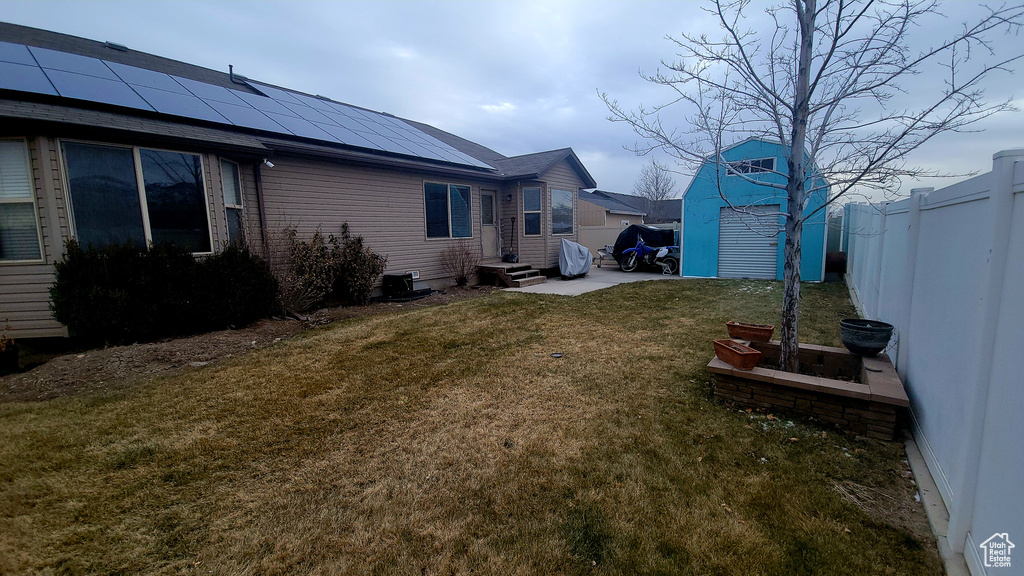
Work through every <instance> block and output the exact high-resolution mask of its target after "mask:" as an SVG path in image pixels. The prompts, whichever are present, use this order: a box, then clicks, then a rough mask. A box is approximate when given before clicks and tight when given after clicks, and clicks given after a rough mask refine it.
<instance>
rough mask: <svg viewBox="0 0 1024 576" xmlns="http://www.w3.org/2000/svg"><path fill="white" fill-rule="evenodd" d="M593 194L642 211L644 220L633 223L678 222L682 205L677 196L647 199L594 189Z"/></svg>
mask: <svg viewBox="0 0 1024 576" xmlns="http://www.w3.org/2000/svg"><path fill="white" fill-rule="evenodd" d="M594 194H595V195H597V196H602V197H604V198H609V199H611V200H614V201H616V202H619V203H621V204H625V205H626V206H629V207H630V208H632V209H633V210H639V211H640V212H643V213H644V221H643V222H633V224H671V223H673V222H679V213H680V212H679V211H680V207H681V205H682V200H681V199H679V198H669V199H667V200H648V199H646V198H641V197H640V196H634V195H632V194H622V193H619V192H609V191H607V190H594Z"/></svg>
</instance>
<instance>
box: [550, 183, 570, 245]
mask: <svg viewBox="0 0 1024 576" xmlns="http://www.w3.org/2000/svg"><path fill="white" fill-rule="evenodd" d="M572 220H573V218H572V192H570V191H568V190H552V191H551V233H552V234H572Z"/></svg>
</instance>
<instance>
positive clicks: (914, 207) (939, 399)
mask: <svg viewBox="0 0 1024 576" xmlns="http://www.w3.org/2000/svg"><path fill="white" fill-rule="evenodd" d="M845 220H846V227H847V231H848V233H849V243H848V246H847V255H848V267H847V273H848V275H847V281H848V282H849V283H850V286H851V288H852V289H853V291H854V292H855V294H856V297H857V299H858V300H859V301H860V308H861V311H862V313H863V314H864V315H865V316H866V317H868V318H873V319H877V320H882V321H884V322H889V323H890V324H893V325H895V326H896V334H895V336H894V343H893V344H892V346H891V348H890V350H889V355H890V357H892V358H893V359H894V360H895V361H896V364H897V369H898V371H899V373H900V376H901V377H902V378H903V381H904V383H905V385H906V387H907V392H908V394H909V396H910V404H911V417H912V426H913V434H914V438H915V440H916V441H917V443H918V445H919V446H920V448H921V451H922V452H923V453H924V456H925V460H926V461H927V464H928V468H929V470H930V471H931V473H932V476H933V477H934V478H935V481H936V483H937V484H938V487H939V492H940V494H941V495H942V498H943V500H944V501H945V504H946V508H947V509H948V510H949V515H950V523H949V532H948V539H949V545H950V546H951V547H952V549H953V551H954V552H962V553H963V555H964V558H965V560H966V561H967V565H968V567H969V568H970V570H971V572H972V574H974V575H975V576H978V575H980V574H1024V553H1018V554H1012V556H1017V557H1016V558H1013V565H1012V567H1011V568H1009V569H1007V568H995V567H991V566H990V567H986V566H985V553H986V549H987V548H981V547H980V545H981V544H984V543H986V541H987V540H989V539H990V537H991V536H993V535H995V534H999V535H1000V536H999V537H997V538H996V540H994V542H1001V541H1003V540H1005V539H1008V540H1010V541H1011V542H1014V544H1015V546H1017V547H1020V548H1021V551H1024V150H1010V151H1004V152H999V153H997V154H995V156H994V157H993V162H992V171H991V172H988V173H985V174H981V175H979V176H976V177H974V178H971V179H970V180H967V181H964V182H960V183H958V184H954V185H952V186H949V187H946V188H942V189H941V190H932V189H919V190H914V191H913V193H912V195H911V197H910V198H909V199H906V200H902V201H900V202H894V203H886V204H882V205H869V204H853V205H849V206H847V208H846V218H845Z"/></svg>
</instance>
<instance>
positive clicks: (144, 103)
mask: <svg viewBox="0 0 1024 576" xmlns="http://www.w3.org/2000/svg"><path fill="white" fill-rule="evenodd" d="M253 86H255V87H256V88H257V89H258V90H259V91H261V92H262V93H264V94H266V96H262V95H259V94H251V93H248V92H245V91H242V90H234V89H229V88H226V87H223V86H217V85H214V84H207V83H204V82H198V81H196V80H191V79H188V78H181V77H178V76H172V75H169V74H164V73H162V72H156V71H152V70H146V69H143V68H138V67H135V66H128V65H125V64H119V63H116V62H107V61H104V60H100V59H97V58H90V57H87V56H81V55H77V54H70V53H65V52H59V51H56V50H50V49H47V48H38V47H34V46H33V47H28V46H25V45H21V44H12V43H9V42H0V89H4V90H12V91H20V92H31V93H37V94H48V95H54V96H61V97H66V98H73V99H77V100H86V101H90V102H98V103H103V104H111V105H114V106H123V107H127V108H136V109H140V110H147V111H156V112H159V113H161V114H168V115H172V116H179V117H184V118H191V119H196V120H203V121H207V122H215V123H219V124H228V125H235V126H240V127H244V128H253V129H256V130H264V131H268V132H272V133H276V134H283V135H295V136H301V137H304V138H310V139H315V140H320V141H324V142H336V143H342V144H346V145H349V146H355V147H360V148H369V149H372V150H381V151H386V152H393V153H396V154H403V155H411V156H416V157H420V158H426V159H432V160H442V161H445V162H457V163H460V164H469V165H473V166H480V167H489V166H487V165H486V164H484V163H482V162H479V161H478V160H476V159H475V158H472V157H470V156H468V155H466V154H463V153H461V152H459V151H457V150H455V149H454V148H452V147H451V146H448V145H447V144H445V143H443V142H441V141H440V140H437V139H436V138H433V137H432V136H430V135H428V134H426V133H424V132H422V131H420V130H418V129H417V128H416V127H415V126H412V125H410V124H407V123H405V122H403V121H401V120H399V119H397V118H395V117H392V116H388V115H385V114H381V113H379V112H373V111H370V110H363V109H360V108H356V107H354V106H350V105H348V104H342V103H340V102H334V101H331V100H327V99H323V98H320V97H313V96H308V95H306V94H299V93H295V92H289V91H287V90H282V89H280V88H275V87H272V86H267V85H264V84H253Z"/></svg>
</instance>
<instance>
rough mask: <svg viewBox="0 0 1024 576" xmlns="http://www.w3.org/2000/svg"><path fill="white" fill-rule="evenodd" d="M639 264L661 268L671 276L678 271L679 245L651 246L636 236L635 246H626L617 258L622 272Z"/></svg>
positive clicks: (629, 270)
mask: <svg viewBox="0 0 1024 576" xmlns="http://www.w3.org/2000/svg"><path fill="white" fill-rule="evenodd" d="M640 264H645V265H647V266H650V267H652V268H658V267H660V268H661V273H662V274H665V275H666V276H671V275H673V274H676V273H678V272H679V247H678V246H663V247H653V246H648V245H646V244H644V240H643V238H637V240H636V246H634V247H633V248H626V249H625V250H623V251H622V256H621V257H620V258H619V269H621V270H622V271H623V272H632V271H634V270H636V269H637V268H638V267H639V266H640Z"/></svg>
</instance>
